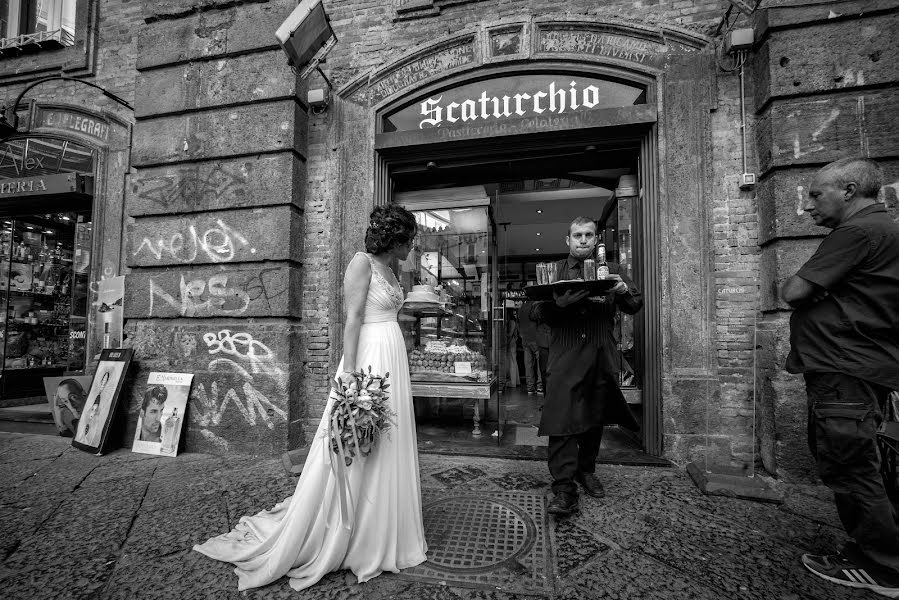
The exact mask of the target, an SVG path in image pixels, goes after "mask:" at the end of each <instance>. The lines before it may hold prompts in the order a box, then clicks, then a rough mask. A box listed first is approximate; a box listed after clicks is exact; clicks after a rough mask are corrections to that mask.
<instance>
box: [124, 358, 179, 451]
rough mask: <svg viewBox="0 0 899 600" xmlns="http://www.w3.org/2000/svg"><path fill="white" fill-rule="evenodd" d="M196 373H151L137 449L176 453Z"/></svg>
mask: <svg viewBox="0 0 899 600" xmlns="http://www.w3.org/2000/svg"><path fill="white" fill-rule="evenodd" d="M193 377H194V376H193V374H189V373H155V372H154V373H150V376H149V377H147V385H146V386H145V387H144V391H143V394H141V407H140V414H139V416H138V418H137V429H136V430H135V432H134V445H133V446H132V447H131V450H132V451H133V452H143V453H146V454H157V455H160V456H176V455H177V454H178V441H179V440H180V439H181V425H182V424H183V423H184V411H185V409H186V408H187V397H188V395H189V394H190V383H191V381H192V380H193Z"/></svg>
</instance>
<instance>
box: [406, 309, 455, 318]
mask: <svg viewBox="0 0 899 600" xmlns="http://www.w3.org/2000/svg"><path fill="white" fill-rule="evenodd" d="M401 310H402V311H403V313H404V314H407V315H409V316H411V317H415V318H417V319H423V318H426V317H449V316H453V315H454V313H453V311H452V310H449V309H447V308H442V307H437V306H435V307H434V308H405V307H404V308H402V309H401Z"/></svg>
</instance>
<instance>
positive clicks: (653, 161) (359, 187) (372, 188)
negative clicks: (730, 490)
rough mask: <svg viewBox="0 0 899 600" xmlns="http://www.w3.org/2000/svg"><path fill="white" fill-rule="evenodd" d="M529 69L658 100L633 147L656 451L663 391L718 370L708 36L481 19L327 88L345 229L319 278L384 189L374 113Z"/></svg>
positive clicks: (627, 25)
mask: <svg viewBox="0 0 899 600" xmlns="http://www.w3.org/2000/svg"><path fill="white" fill-rule="evenodd" d="M535 65H545V66H556V67H560V68H562V69H563V70H564V69H567V70H573V69H576V68H580V69H583V70H584V71H585V72H589V73H590V74H591V75H597V76H602V75H603V74H605V75H609V76H613V77H616V78H619V79H622V80H625V81H628V80H629V81H636V82H641V83H643V84H644V85H646V86H647V90H648V98H647V99H648V102H649V103H650V104H653V105H654V106H655V107H656V108H657V119H656V120H655V122H654V123H653V124H652V127H651V129H650V131H649V133H648V134H647V135H646V138H645V141H644V146H643V149H642V150H641V152H642V153H643V154H642V155H641V156H642V157H643V158H642V159H641V163H642V164H641V171H642V177H641V178H642V179H643V180H644V181H645V182H646V188H647V196H646V200H645V202H646V204H647V206H649V207H650V208H649V210H652V211H654V213H653V215H652V219H651V220H652V222H653V225H652V228H651V230H647V233H646V236H647V237H651V236H655V237H657V238H658V242H657V245H656V246H655V247H654V250H655V255H654V256H653V257H652V259H651V260H652V261H653V263H652V264H651V265H648V266H647V267H646V268H647V270H649V271H651V272H652V273H655V276H654V277H652V278H651V279H652V281H650V282H649V284H650V287H651V289H648V290H644V292H645V294H646V297H647V307H649V308H647V309H646V310H647V311H654V312H653V314H651V315H650V316H648V317H647V319H648V320H649V321H648V322H649V323H651V324H653V327H654V329H655V332H656V333H654V334H652V335H654V336H656V337H654V338H653V339H651V340H648V341H647V347H653V348H657V349H658V355H657V356H655V357H653V359H652V360H653V361H654V362H653V366H652V367H651V368H652V369H655V370H656V372H657V373H658V374H659V376H658V377H657V378H656V380H655V382H654V383H653V384H652V385H653V388H652V389H647V390H644V394H645V395H644V398H647V397H648V398H650V403H649V404H647V405H645V408H646V410H647V411H649V410H650V407H652V410H653V415H652V417H651V419H649V420H647V421H646V422H645V423H644V430H645V433H644V436H645V437H644V442H646V444H647V450H649V451H650V452H652V453H654V454H662V453H663V452H664V448H663V439H664V437H665V435H666V434H667V433H669V432H668V431H667V428H669V425H668V421H664V420H663V417H662V406H661V399H662V389H663V388H664V389H665V390H666V406H668V405H669V400H670V404H671V405H672V406H677V405H679V404H680V403H681V402H682V401H683V400H682V399H683V398H688V397H692V396H695V392H696V390H697V389H700V387H702V386H703V385H706V384H707V382H708V381H709V380H714V379H717V377H718V373H717V366H716V365H715V364H713V361H710V360H707V357H708V356H709V355H710V353H712V352H713V351H714V347H715V341H714V337H715V334H714V332H713V331H711V329H713V328H709V327H706V326H703V323H706V324H707V323H708V322H709V321H710V320H711V319H714V311H715V303H714V298H713V297H712V295H711V294H710V292H709V290H710V289H711V286H710V285H709V278H710V277H711V273H712V272H713V258H714V257H713V253H712V252H711V251H710V248H711V244H712V226H711V208H710V207H709V203H708V202H707V201H706V198H707V196H708V194H709V192H710V190H711V189H712V185H713V175H712V166H711V162H712V161H711V147H712V143H711V133H712V132H711V117H710V113H711V111H712V110H713V109H714V108H715V106H716V102H717V93H716V87H715V76H716V71H715V66H714V65H715V62H714V46H713V44H712V40H711V38H709V37H707V36H704V35H701V34H698V33H696V32H693V31H690V30H687V29H684V28H680V27H676V26H669V25H644V24H638V23H633V22H627V21H608V20H583V19H582V18H581V19H577V18H571V19H560V18H532V19H519V20H504V21H496V22H485V23H482V24H480V25H479V26H477V27H475V28H472V29H469V30H465V31H462V32H459V33H456V34H453V35H449V36H446V37H443V38H441V39H438V40H436V41H434V42H431V43H428V44H427V45H423V46H419V47H417V48H413V49H411V50H409V51H408V52H404V53H402V54H400V55H398V56H396V57H395V58H392V59H390V60H388V61H385V63H384V64H383V65H382V66H379V67H377V68H375V69H373V70H372V71H370V72H369V73H366V74H365V75H363V76H360V77H357V78H356V79H354V80H352V81H350V82H349V83H347V84H346V85H344V86H343V87H342V88H341V89H339V90H338V91H337V93H336V99H335V104H334V115H333V118H334V119H335V121H336V122H337V123H339V125H338V127H336V128H335V131H334V132H333V135H334V136H335V138H334V139H333V140H332V142H333V144H334V146H335V147H338V148H339V153H340V155H339V156H338V157H336V158H337V173H336V175H337V179H338V181H340V184H339V189H340V194H339V195H340V197H341V198H342V201H341V202H335V203H334V204H333V206H332V208H331V211H332V214H331V218H332V222H333V223H335V227H338V228H340V229H341V230H342V231H344V232H346V233H347V234H346V235H344V236H342V238H341V247H340V249H339V251H338V255H337V256H336V257H335V258H336V260H334V261H333V262H332V265H331V273H330V278H331V280H332V281H333V282H334V283H335V284H336V283H337V282H339V281H340V275H341V273H342V269H343V267H344V266H345V265H346V264H347V262H348V261H349V259H350V257H351V256H352V254H353V252H354V251H355V249H356V248H355V244H354V240H358V239H361V237H362V235H363V234H364V230H365V224H366V223H367V221H368V219H367V216H368V213H369V211H370V210H371V208H372V206H373V205H374V204H375V203H376V202H378V201H380V200H379V199H382V198H386V197H389V187H390V181H389V177H388V176H387V174H386V169H385V168H384V166H383V162H382V160H381V158H380V156H379V154H378V152H377V151H376V149H375V136H376V134H378V120H379V118H380V116H381V115H382V114H384V113H385V112H386V111H388V110H390V109H392V108H394V107H397V106H399V105H400V104H402V103H403V102H408V101H411V100H413V99H415V98H416V97H419V96H421V95H424V94H425V93H426V92H427V91H428V90H429V89H439V88H441V87H443V86H449V85H451V84H452V83H453V82H455V81H460V80H464V79H466V78H470V77H476V76H478V75H479V74H481V73H491V72H493V73H499V72H503V71H507V72H513V71H515V70H522V71H524V70H527V69H528V68H533V67H534V66H535ZM672 223H677V224H678V227H672ZM342 313H343V307H342V306H341V305H340V302H339V301H338V302H336V303H334V305H333V306H332V312H331V314H330V322H331V323H333V324H335V325H337V326H336V327H333V328H332V332H335V331H340V330H341V326H342V324H343V323H342V319H343V316H342ZM331 341H332V344H331V347H332V349H333V351H332V357H331V360H332V361H334V362H335V363H336V361H337V360H338V359H339V348H340V340H339V339H337V338H336V336H334V334H333V333H332V340H331ZM714 387H717V384H716V385H715V386H714ZM703 389H705V388H703ZM672 433H677V432H672ZM650 440H652V441H651V442H650Z"/></svg>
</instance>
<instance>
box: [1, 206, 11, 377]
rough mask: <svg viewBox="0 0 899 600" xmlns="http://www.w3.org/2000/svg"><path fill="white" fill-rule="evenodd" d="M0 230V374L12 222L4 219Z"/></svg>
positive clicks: (4, 348) (2, 363)
mask: <svg viewBox="0 0 899 600" xmlns="http://www.w3.org/2000/svg"><path fill="white" fill-rule="evenodd" d="M0 225H2V227H3V228H2V229H0V311H2V313H0V317H2V318H0V352H2V355H0V373H2V371H3V365H4V364H5V360H3V359H4V357H5V356H6V314H7V310H8V303H9V265H10V260H11V258H12V248H13V244H12V225H13V223H12V220H11V219H4V220H3V221H2V223H0ZM0 377H2V375H0Z"/></svg>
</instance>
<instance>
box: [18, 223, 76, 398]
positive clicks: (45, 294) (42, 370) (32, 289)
mask: <svg viewBox="0 0 899 600" xmlns="http://www.w3.org/2000/svg"><path fill="white" fill-rule="evenodd" d="M83 219H84V218H83V216H81V215H78V214H76V213H58V214H47V215H30V216H23V217H15V218H7V219H5V220H4V221H3V222H2V229H0V302H2V304H0V310H2V313H3V314H2V317H3V318H2V320H0V325H2V327H0V335H2V345H0V350H2V353H3V355H2V365H0V366H2V388H3V389H2V392H3V394H2V395H3V397H4V398H9V397H24V396H30V395H41V394H43V377H44V376H53V375H61V374H63V373H65V372H71V371H78V370H82V369H83V368H84V339H83V333H80V332H83V331H84V329H85V325H86V322H87V301H86V300H87V278H88V270H89V263H90V253H89V247H90V224H89V223H87V222H84V220H83Z"/></svg>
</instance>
